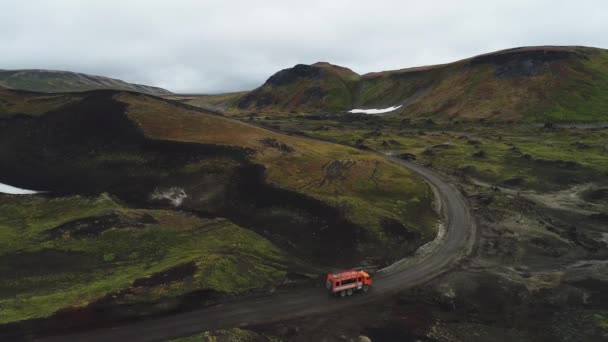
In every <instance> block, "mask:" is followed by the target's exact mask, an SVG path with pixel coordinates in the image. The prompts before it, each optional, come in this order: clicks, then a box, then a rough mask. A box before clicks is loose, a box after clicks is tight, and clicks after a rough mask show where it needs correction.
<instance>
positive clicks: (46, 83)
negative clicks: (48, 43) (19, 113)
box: [0, 69, 172, 95]
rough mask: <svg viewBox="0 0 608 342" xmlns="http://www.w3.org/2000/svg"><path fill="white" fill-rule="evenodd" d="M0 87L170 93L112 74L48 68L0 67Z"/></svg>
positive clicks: (39, 89)
mask: <svg viewBox="0 0 608 342" xmlns="http://www.w3.org/2000/svg"><path fill="white" fill-rule="evenodd" d="M0 86H4V87H6V88H11V89H20V90H30V91H38V92H46V93H62V92H77V91H88V90H100V89H115V90H131V91H137V92H141V93H146V94H152V95H170V94H172V93H171V92H170V91H168V90H166V89H163V88H160V87H154V86H148V85H144V84H137V83H130V82H126V81H123V80H120V79H115V78H111V77H106V76H99V75H90V74H85V73H80V72H73V71H64V70H49V69H14V70H5V69H0Z"/></svg>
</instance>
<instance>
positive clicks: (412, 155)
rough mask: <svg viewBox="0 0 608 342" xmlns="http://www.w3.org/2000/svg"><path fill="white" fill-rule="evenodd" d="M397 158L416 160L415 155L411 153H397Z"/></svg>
mask: <svg viewBox="0 0 608 342" xmlns="http://www.w3.org/2000/svg"><path fill="white" fill-rule="evenodd" d="M397 158H399V159H403V160H416V155H415V154H413V153H401V154H398V155H397Z"/></svg>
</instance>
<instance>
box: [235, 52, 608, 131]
mask: <svg viewBox="0 0 608 342" xmlns="http://www.w3.org/2000/svg"><path fill="white" fill-rule="evenodd" d="M399 105H401V107H400V108H399V109H398V110H396V111H394V112H392V113H391V115H397V116H399V117H401V118H432V119H434V120H439V121H479V120H484V121H494V122H547V121H551V122H573V121H577V122H589V121H602V120H603V121H605V120H608V50H604V49H597V48H589V47H577V46H572V47H570V46H538V47H524V48H514V49H508V50H502V51H497V52H493V53H488V54H484V55H479V56H476V57H472V58H468V59H465V60H461V61H457V62H454V63H449V64H443V65H435V66H426V67H417V68H408V69H401V70H394V71H384V72H374V73H368V74H365V75H357V74H356V73H354V72H352V71H351V70H349V69H346V68H342V67H338V66H334V65H331V64H327V63H317V64H313V65H309V66H307V65H296V66H295V67H293V68H291V69H285V70H282V71H279V72H278V73H276V74H275V75H273V76H272V77H270V78H269V79H268V81H266V83H264V84H263V85H262V86H261V87H260V88H257V89H255V90H253V91H251V92H249V93H247V94H245V95H241V96H240V97H238V98H235V99H233V100H232V107H233V109H234V110H235V111H241V112H243V111H245V112H251V111H258V112H271V113H272V112H298V113H315V114H318V113H319V112H339V111H348V110H350V109H353V108H387V107H391V106H399Z"/></svg>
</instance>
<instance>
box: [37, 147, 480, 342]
mask: <svg viewBox="0 0 608 342" xmlns="http://www.w3.org/2000/svg"><path fill="white" fill-rule="evenodd" d="M387 158H388V159H389V160H391V161H393V162H395V163H397V164H399V165H401V166H403V167H407V168H409V169H410V170H412V171H414V172H416V173H418V174H419V175H421V176H422V177H424V178H425V179H426V180H427V181H428V182H429V184H430V185H431V186H432V187H433V189H434V191H435V193H436V195H437V197H438V200H439V201H440V207H441V210H442V211H443V214H444V215H445V218H446V222H447V225H446V227H445V231H442V233H440V234H439V235H438V238H437V239H436V240H435V241H433V242H431V243H429V244H428V245H426V246H424V247H423V248H422V249H423V251H422V252H420V253H418V254H417V255H416V256H414V257H411V258H407V259H404V260H401V261H398V262H396V263H395V264H393V265H391V266H389V267H387V268H385V269H382V270H380V271H379V272H378V273H377V274H376V275H375V278H374V288H373V290H372V291H371V292H370V293H368V294H360V295H357V296H353V297H351V298H348V299H337V298H334V297H331V296H328V295H327V293H326V292H325V291H324V290H323V289H322V288H308V289H300V290H291V291H286V292H277V293H275V294H273V295H269V296H267V297H262V298H255V299H246V300H243V301H239V302H234V303H228V304H222V305H218V306H214V307H209V308H204V309H201V310H197V311H192V312H187V313H181V314H177V315H173V316H168V317H161V318H153V319H147V320H142V321H138V322H135V323H132V324H128V325H124V326H118V327H114V328H106V329H100V330H92V331H88V332H83V333H78V334H73V335H64V336H56V337H50V338H44V339H41V340H40V341H104V342H105V341H132V342H135V341H164V340H167V339H170V338H176V337H180V336H188V335H193V334H196V333H198V332H200V331H204V330H213V329H220V328H228V327H235V326H247V325H253V324H258V323H268V322H274V321H281V320H285V319H291V318H296V317H302V316H307V315H311V314H320V313H327V312H332V311H336V310H341V309H344V308H346V307H349V306H354V305H360V304H363V303H366V302H370V301H374V300H378V299H380V298H381V297H385V296H388V295H391V294H394V293H396V292H399V291H401V290H404V289H407V288H411V287H414V286H417V285H421V284H423V283H425V282H427V281H429V280H430V279H432V278H434V277H436V276H438V275H440V274H442V273H445V272H447V271H449V270H450V269H452V268H454V267H455V266H456V265H457V264H458V262H459V261H460V260H462V258H463V257H464V256H466V255H467V254H468V253H469V252H470V250H471V249H472V247H473V244H474V241H475V233H476V228H475V222H474V220H473V219H472V218H471V214H470V211H469V208H468V206H467V203H466V201H465V199H464V198H463V196H462V195H461V194H460V192H459V191H458V190H457V189H456V188H455V187H454V186H453V185H451V184H449V183H447V182H446V181H444V180H443V179H442V177H440V176H439V175H437V174H435V173H434V172H432V171H430V170H428V169H425V168H424V167H422V166H419V165H417V164H414V163H411V162H408V161H403V160H400V159H397V158H392V157H387Z"/></svg>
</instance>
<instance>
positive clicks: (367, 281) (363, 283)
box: [325, 270, 372, 297]
mask: <svg viewBox="0 0 608 342" xmlns="http://www.w3.org/2000/svg"><path fill="white" fill-rule="evenodd" d="M325 287H326V288H327V290H328V291H329V293H330V294H333V295H339V296H340V297H346V296H351V295H352V294H353V293H354V292H355V291H363V292H367V291H369V290H370V289H371V288H372V277H370V276H369V274H367V273H365V272H364V271H357V270H349V271H342V272H339V273H327V277H326V278H325Z"/></svg>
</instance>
